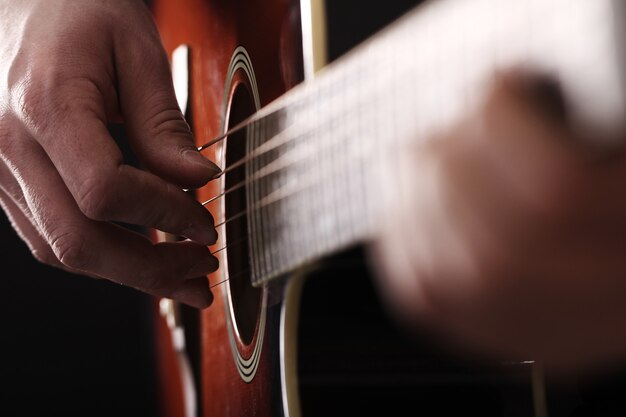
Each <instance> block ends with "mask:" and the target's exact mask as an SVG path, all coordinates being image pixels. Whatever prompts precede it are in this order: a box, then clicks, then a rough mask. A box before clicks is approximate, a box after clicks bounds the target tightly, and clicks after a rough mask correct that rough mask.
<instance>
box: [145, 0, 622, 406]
mask: <svg viewBox="0 0 626 417" xmlns="http://www.w3.org/2000/svg"><path fill="white" fill-rule="evenodd" d="M337 3H341V4H337ZM378 3H380V4H378ZM385 3H389V2H377V3H376V4H375V8H373V7H372V3H368V2H366V1H362V2H359V1H356V2H328V3H324V2H323V1H322V0H317V1H316V0H312V1H310V2H309V1H307V0H302V1H298V0H171V1H168V0H155V1H153V5H152V7H153V12H154V16H155V19H156V21H157V24H158V27H159V30H160V32H161V35H162V39H163V43H164V45H165V48H166V50H167V51H168V53H169V54H170V56H171V59H172V73H173V77H174V84H175V87H176V93H177V97H178V99H179V104H180V106H181V109H182V110H183V112H184V113H185V115H186V117H187V119H188V121H189V123H190V125H191V127H192V129H193V132H194V134H195V137H196V141H197V146H198V148H199V149H201V151H202V153H203V154H204V155H206V156H207V157H208V158H209V159H211V160H212V161H215V162H216V163H217V164H218V165H219V166H220V167H221V168H222V169H223V174H222V175H221V176H220V177H219V178H217V179H216V180H214V181H211V182H210V183H209V184H208V185H206V186H204V187H202V188H201V189H198V190H195V196H196V198H197V199H198V201H200V202H202V203H203V204H204V206H205V207H206V209H207V210H209V211H210V212H211V213H212V214H213V216H214V218H215V219H216V225H217V228H218V232H219V240H218V242H217V243H216V244H215V245H214V246H212V247H211V248H210V249H211V251H212V252H213V253H214V254H215V255H216V256H217V257H218V258H219V260H220V268H219V270H218V271H217V272H215V273H213V274H211V275H209V276H208V277H207V280H208V282H209V285H210V286H211V287H212V291H213V293H214V296H215V300H214V303H213V305H212V306H211V307H210V308H208V309H206V310H204V311H201V312H198V311H196V310H192V309H189V308H187V307H185V306H183V305H179V304H177V303H175V302H173V301H172V300H168V299H163V300H160V306H159V309H160V315H159V316H158V317H157V343H158V348H159V369H160V376H161V380H160V382H161V387H162V393H161V400H162V407H161V408H162V410H163V414H164V416H167V417H174V416H181V417H182V416H184V417H196V416H205V417H209V416H211V417H214V416H246V417H251V416H289V417H298V416H305V417H308V416H316V415H323V416H350V415H376V414H381V415H428V416H444V415H445V416H467V415H475V416H482V417H486V416H524V417H527V416H537V417H545V416H548V415H551V416H555V415H560V416H566V415H574V414H572V413H574V412H577V410H581V407H583V408H584V407H585V404H584V400H583V399H581V398H582V397H580V396H577V394H570V392H569V391H567V390H560V391H558V392H556V391H552V390H551V389H550V384H549V379H547V378H546V377H545V376H544V374H543V372H542V369H541V366H540V364H537V363H535V362H534V361H533V360H532V358H523V359H521V360H520V359H519V358H518V359H517V360H511V361H507V362H498V363H489V364H487V363H484V362H470V361H467V360H466V359H465V358H464V359H461V356H459V355H457V354H456V353H455V352H452V351H448V350H447V349H446V348H445V347H442V346H439V345H437V344H436V343H435V342H434V341H430V340H428V338H427V337H424V340H416V338H415V337H414V336H411V337H409V336H408V335H406V334H405V333H404V332H403V331H402V330H401V329H399V328H398V327H397V326H396V325H395V324H394V322H393V320H390V318H389V317H388V316H387V314H386V313H385V310H384V308H383V307H382V304H381V303H380V300H379V299H378V295H377V293H376V291H375V287H374V285H373V284H372V282H371V279H370V275H369V268H368V267H367V257H366V256H365V255H364V250H363V248H364V247H366V245H367V242H368V241H369V240H370V239H372V238H373V237H374V236H375V235H376V232H377V228H378V227H380V224H381V223H382V222H381V221H380V220H381V219H382V218H384V216H388V215H391V214H390V213H389V212H387V211H386V207H385V205H384V201H383V200H384V198H383V195H384V191H385V184H384V183H381V180H380V178H383V177H384V176H383V175H380V174H381V170H383V169H384V164H382V163H381V162H382V161H384V160H385V159H386V158H388V157H391V156H390V155H392V154H393V152H398V151H400V150H401V149H402V147H403V146H406V145H407V144H411V143H414V142H415V141H424V140H428V139H429V138H431V137H432V136H433V133H435V132H437V131H439V130H441V129H445V128H446V127H447V126H450V125H451V124H452V123H454V121H455V120H457V119H458V118H459V117H461V116H462V115H463V114H464V113H465V112H467V111H468V109H471V108H472V106H473V105H475V104H476V102H477V100H479V99H480V97H481V93H483V89H484V87H485V85H486V83H487V82H488V80H489V79H490V76H491V75H492V74H493V73H494V71H496V70H498V69H501V68H510V67H519V66H522V67H526V68H530V69H532V70H535V71H540V72H542V73H545V74H547V75H549V76H551V77H552V78H553V79H554V80H556V81H557V82H558V84H559V85H560V87H561V90H562V94H563V97H564V99H565V100H566V102H567V106H568V109H570V111H571V117H572V121H573V123H575V124H576V126H577V128H580V129H582V130H584V131H589V132H593V133H594V137H598V138H599V140H606V141H611V140H613V139H614V132H618V131H623V128H624V121H625V119H624V117H623V115H624V114H626V113H625V110H626V109H625V101H624V99H625V97H626V96H625V95H624V85H625V84H624V78H623V75H624V68H623V65H624V62H625V61H623V57H624V55H623V54H624V49H623V48H620V47H621V46H622V45H621V42H620V41H619V40H620V39H621V38H620V36H621V35H623V33H622V30H623V29H624V23H626V20H625V19H626V13H624V10H623V9H624V6H623V2H621V1H620V0H527V1H516V0H463V1H460V0H457V1H455V0H433V1H430V2H425V3H422V4H418V2H406V1H405V2H396V4H397V5H398V7H397V8H396V9H394V10H393V11H390V9H389V8H391V7H392V5H390V4H385ZM391 3H393V2H391ZM346 5H348V7H347V8H346ZM342 7H343V9H342ZM381 9H384V10H381ZM367 10H370V11H371V10H379V11H380V12H379V13H377V14H376V16H374V17H380V18H381V20H380V21H378V22H376V23H371V24H370V23H366V22H372V21H373V20H371V18H372V16H371V13H370V16H369V18H368V17H366V16H365V14H366V13H365V12H366V11H367ZM342 11H343V15H344V16H346V15H347V16H348V17H350V15H352V19H353V20H351V21H349V22H346V21H342V20H341V18H338V17H337V15H336V14H334V13H338V14H339V15H342V13H341V12H342ZM346 12H347V13H346ZM396 17H397V18H396ZM367 19H370V20H367ZM383 26H384V28H383ZM357 27H360V28H361V30H362V31H363V29H364V28H365V29H367V28H369V29H370V30H371V31H372V32H371V33H367V36H365V37H361V38H360V39H351V38H350V35H351V34H353V32H352V29H356V28H357ZM337 28H340V29H341V30H343V35H344V37H343V38H342V37H341V35H337V34H338V33H341V30H337ZM379 28H380V30H378V29H379ZM346 34H347V35H346ZM335 36H339V37H337V38H336V37H335ZM351 42H352V43H355V42H356V43H357V44H354V45H351V44H350V43H351ZM155 239H160V240H164V239H175V237H173V236H165V235H163V234H158V233H157V234H155ZM572 392H573V391H572ZM557 399H559V400H563V399H567V400H568V401H557ZM569 400H571V401H569ZM557 403H558V404H559V405H558V406H557V405H556V404H557ZM565 404H567V405H565Z"/></svg>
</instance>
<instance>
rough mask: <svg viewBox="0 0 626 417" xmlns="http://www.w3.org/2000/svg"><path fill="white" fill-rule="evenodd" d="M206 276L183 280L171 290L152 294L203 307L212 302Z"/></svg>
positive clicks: (211, 294)
mask: <svg viewBox="0 0 626 417" xmlns="http://www.w3.org/2000/svg"><path fill="white" fill-rule="evenodd" d="M207 282H208V281H207V278H206V277H200V278H193V279H190V280H187V281H185V282H183V283H182V284H181V285H180V286H179V287H178V288H176V289H175V290H173V291H163V292H157V293H155V294H154V295H158V296H160V297H166V298H171V299H173V300H177V301H180V302H182V303H185V304H187V305H190V306H192V307H196V308H199V309H204V308H206V307H208V306H210V305H211V304H212V303H213V293H212V292H211V289H210V288H209V286H208V284H207Z"/></svg>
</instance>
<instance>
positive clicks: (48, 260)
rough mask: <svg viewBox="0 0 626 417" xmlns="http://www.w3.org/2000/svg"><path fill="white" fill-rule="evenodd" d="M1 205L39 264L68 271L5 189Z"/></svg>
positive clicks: (0, 194) (0, 196) (1, 191)
mask: <svg viewBox="0 0 626 417" xmlns="http://www.w3.org/2000/svg"><path fill="white" fill-rule="evenodd" d="M0 205H1V206H2V209H3V210H4V212H5V213H6V215H7V218H8V219H9V222H10V223H11V226H12V227H13V229H14V230H15V231H16V232H17V234H18V236H19V237H20V238H21V239H22V241H24V243H25V244H26V246H28V249H29V250H30V252H31V253H32V255H33V256H34V257H35V259H37V260H38V261H39V262H41V263H44V264H47V265H50V266H56V267H58V268H63V269H66V270H67V268H65V266H64V265H63V264H61V262H59V260H58V259H57V258H56V256H55V255H54V252H52V249H50V246H49V245H48V243H47V242H46V241H45V240H44V239H43V237H42V236H41V235H40V234H39V232H38V231H37V229H35V227H34V226H33V224H32V223H31V221H30V219H29V218H27V217H26V216H25V215H24V212H23V211H22V209H21V207H19V206H18V205H17V204H16V203H15V201H14V199H13V198H12V197H10V196H9V195H8V194H7V193H6V192H5V191H4V189H2V188H0Z"/></svg>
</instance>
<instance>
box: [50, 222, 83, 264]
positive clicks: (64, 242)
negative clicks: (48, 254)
mask: <svg viewBox="0 0 626 417" xmlns="http://www.w3.org/2000/svg"><path fill="white" fill-rule="evenodd" d="M52 236H53V238H52V239H51V244H50V246H51V248H52V251H53V252H54V254H55V255H56V258H57V259H58V260H59V261H60V262H61V263H62V264H63V265H65V266H67V267H69V268H72V269H77V270H87V269H88V268H89V267H90V265H91V262H90V256H89V251H88V250H87V245H86V242H85V238H84V236H83V234H82V233H80V232H79V231H77V230H72V229H66V230H59V231H55V233H53V235H52Z"/></svg>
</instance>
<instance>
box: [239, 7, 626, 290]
mask: <svg viewBox="0 0 626 417" xmlns="http://www.w3.org/2000/svg"><path fill="white" fill-rule="evenodd" d="M624 7H625V6H623V5H622V2H621V1H620V0H523V1H518V0H463V1H461V0H438V1H431V2H430V3H427V4H424V5H422V6H419V7H417V8H416V9H415V10H413V11H412V12H410V13H409V14H407V15H406V16H404V17H403V18H402V19H400V20H399V21H397V22H396V23H395V24H393V25H391V26H390V27H389V28H387V29H385V30H384V31H382V32H381V33H379V34H377V35H375V36H374V37H372V38H371V39H370V40H368V41H366V42H365V43H364V44H362V45H361V46H359V47H358V48H356V49H354V50H353V51H352V52H350V53H349V54H347V55H346V56H344V57H343V58H341V59H339V60H338V61H336V62H334V63H333V64H331V65H330V66H329V67H328V68H326V69H325V70H323V71H322V72H321V73H320V74H319V76H317V77H316V78H315V80H314V81H313V82H307V83H304V84H302V85H301V86H298V87H297V88H295V89H293V90H291V91H290V92H289V93H287V94H286V95H285V96H283V97H281V98H280V99H278V100H277V101H275V102H274V103H272V104H270V105H269V106H267V107H266V108H264V109H262V110H261V111H260V112H259V113H258V114H257V115H256V116H255V119H254V122H253V123H252V124H251V125H250V126H249V127H248V129H247V137H248V153H249V156H250V159H251V160H250V162H248V164H247V167H246V171H247V177H248V187H247V194H248V225H249V229H250V230H249V235H250V236H251V239H250V241H249V250H250V254H251V263H252V265H251V266H252V275H253V283H254V284H255V285H261V284H262V283H264V282H267V281H268V280H270V279H272V278H274V277H277V276H279V275H281V274H283V273H286V272H289V271H292V270H294V269H295V268H297V267H299V266H304V265H307V264H309V263H311V262H315V261H316V260H318V259H321V258H323V257H325V256H327V255H329V254H332V253H334V252H337V251H339V250H341V249H343V248H346V247H349V246H351V245H353V244H356V243H363V242H366V241H367V240H368V239H370V238H372V237H374V236H375V234H376V232H377V230H378V228H379V227H380V224H381V219H382V218H383V216H388V215H392V214H391V213H388V212H386V211H385V207H388V206H390V204H388V203H384V202H383V201H382V200H383V198H382V195H383V194H384V192H385V188H386V184H384V182H381V180H380V179H381V178H385V176H384V175H382V174H384V173H382V172H381V170H383V169H385V167H388V166H389V163H390V162H389V158H392V157H393V154H394V153H395V152H401V151H402V147H403V145H404V144H406V143H408V142H411V143H413V142H419V141H426V140H428V139H429V138H432V137H434V135H435V134H436V133H437V132H440V131H441V130H444V129H446V128H447V127H450V126H451V125H453V124H454V122H455V121H457V120H459V119H460V118H461V117H462V116H463V115H464V114H467V112H468V111H469V110H471V109H472V107H473V106H475V105H476V104H477V103H478V101H479V100H480V99H481V97H482V94H484V90H485V86H486V83H488V82H489V80H490V78H491V77H492V75H493V74H494V72H495V71H497V70H499V69H509V68H512V67H524V68H528V69H530V70H533V71H537V72H540V73H543V74H546V75H549V76H551V77H553V78H554V79H555V80H558V82H559V84H560V85H561V87H562V90H563V93H564V97H565V99H566V102H567V105H568V110H569V112H570V115H571V117H572V123H573V124H574V126H575V127H576V128H578V129H581V130H582V131H584V132H588V133H592V134H593V137H595V138H597V140H598V141H611V140H614V139H615V137H616V136H617V134H618V133H617V132H623V131H624V130H623V128H624V120H625V118H624V117H623V116H624V114H626V113H625V109H626V106H625V103H624V97H625V96H624V84H623V82H624V79H623V74H624V72H623V64H624V62H623V58H624V56H623V54H624V52H625V49H624V48H623V47H622V42H623V41H622V39H623V36H622V34H623V33H624V32H623V29H624V19H625V16H626V15H625V14H624V13H623V9H624ZM391 205H392V204H391Z"/></svg>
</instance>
